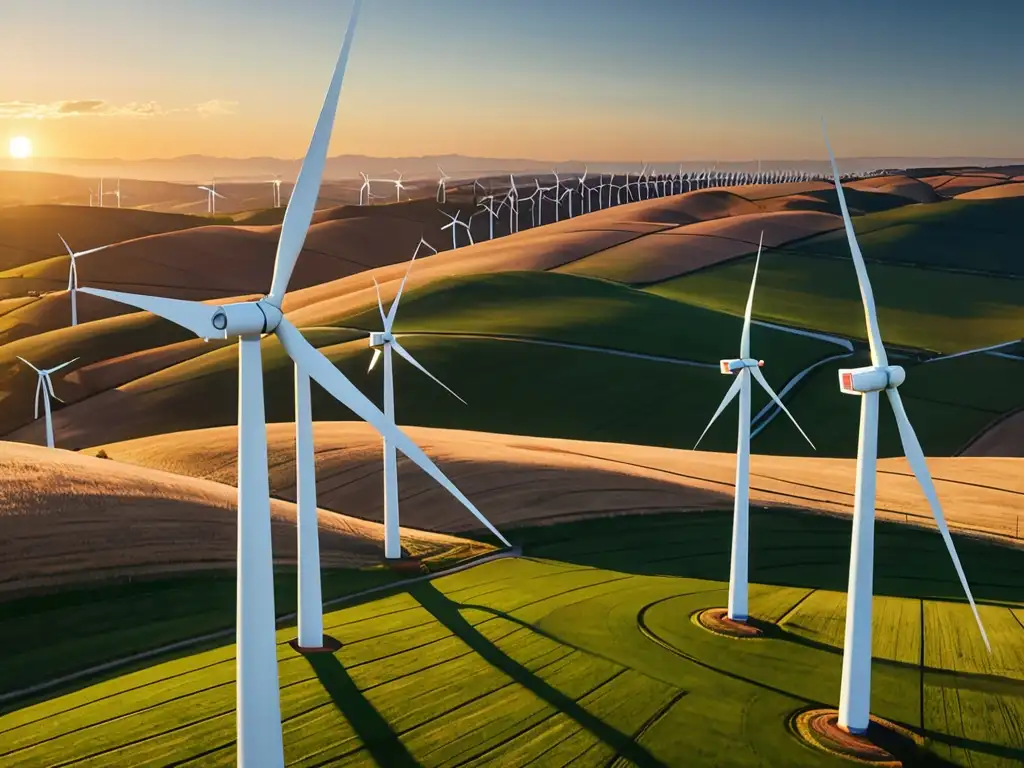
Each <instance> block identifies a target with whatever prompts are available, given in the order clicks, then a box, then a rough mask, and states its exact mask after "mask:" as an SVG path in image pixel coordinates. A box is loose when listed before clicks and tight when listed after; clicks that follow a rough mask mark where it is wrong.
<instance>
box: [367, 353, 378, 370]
mask: <svg viewBox="0 0 1024 768" xmlns="http://www.w3.org/2000/svg"><path fill="white" fill-rule="evenodd" d="M378 360H380V349H375V350H373V359H372V360H370V367H369V368H367V369H366V372H367V373H369V372H370V371H372V370H373V366H375V365H376V364H377V361H378Z"/></svg>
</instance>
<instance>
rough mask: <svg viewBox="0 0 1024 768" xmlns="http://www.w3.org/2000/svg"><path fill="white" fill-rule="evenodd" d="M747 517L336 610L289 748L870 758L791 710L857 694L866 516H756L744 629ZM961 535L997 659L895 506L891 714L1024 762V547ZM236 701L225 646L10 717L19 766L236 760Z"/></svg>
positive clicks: (699, 518)
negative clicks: (856, 534) (846, 690)
mask: <svg viewBox="0 0 1024 768" xmlns="http://www.w3.org/2000/svg"><path fill="white" fill-rule="evenodd" d="M730 517H731V516H730V515H727V514H721V513H714V514H712V513H707V514H701V513H692V514H689V515H662V516H648V517H620V518H611V519H604V520H597V521H589V522H581V523H574V524H568V525H560V526H554V527H549V528H543V529H532V530H520V531H517V532H516V534H515V538H516V539H517V540H519V541H523V542H525V545H526V548H527V554H528V555H529V557H526V558H518V559H510V560H503V561H499V562H495V563H490V564H486V565H482V566H479V567H477V568H475V569H471V570H469V571H466V572H463V573H460V574H455V575H451V576H447V577H442V578H439V579H437V580H434V581H433V582H430V583H429V584H420V585H416V586H413V587H412V588H410V589H409V590H408V591H405V592H402V593H400V594H397V595H394V596H391V597H387V598H382V599H380V600H377V601H374V602H370V603H365V604H362V605H359V606H354V607H351V608H347V609H345V610H341V611H337V612H334V613H331V614H329V615H328V616H327V617H326V620H325V624H326V626H327V627H328V632H329V633H330V634H332V635H334V636H335V637H337V638H338V639H339V640H341V641H342V642H343V647H342V649H341V650H340V651H338V652H337V653H336V654H333V655H325V656H317V657H308V658H307V657H302V656H299V655H298V654H296V653H294V652H293V651H292V650H291V648H290V647H289V646H288V645H286V644H285V643H286V640H287V639H289V638H290V637H291V636H293V633H294V630H282V631H281V632H280V633H279V635H278V641H279V645H278V659H279V675H280V680H281V706H282V718H283V721H284V726H283V727H284V743H285V754H286V759H287V762H288V764H289V765H303V766H315V765H327V764H330V765H367V766H371V765H382V766H442V765H444V766H457V765H470V764H472V765H494V766H520V765H527V764H534V765H545V766H547V765H555V766H559V765H566V764H568V763H570V762H572V764H573V765H579V766H611V765H637V766H655V765H668V766H680V765H686V766H690V765H694V766H703V765H709V766H720V765H735V766H747V765H749V766H754V765H765V764H767V763H770V764H773V765H786V766H808V768H810V767H811V766H837V768H838V767H839V766H844V765H849V763H847V762H845V761H843V760H841V759H839V758H835V757H831V756H829V755H826V754H823V753H820V752H817V751H813V750H811V749H810V748H808V747H806V746H804V745H803V744H801V743H800V742H799V741H798V740H797V739H796V738H795V737H794V736H793V735H792V734H791V733H790V732H789V731H788V729H787V727H786V722H787V718H788V716H789V715H790V714H791V713H793V712H794V711H796V710H798V709H800V708H802V707H804V706H807V705H820V704H823V705H830V706H834V705H835V704H836V701H837V699H838V695H839V673H840V666H841V654H840V651H839V649H838V647H837V643H838V642H839V638H840V637H841V633H842V623H843V610H844V600H843V596H842V595H841V594H838V592H840V591H841V590H842V589H843V587H844V585H845V574H846V567H847V557H848V547H849V529H850V523H849V521H848V520H839V519H835V518H829V517H823V516H810V515H802V514H798V513H782V512H762V511H758V512H755V513H754V515H753V519H752V529H751V544H752V555H751V578H752V580H753V581H754V582H756V583H755V585H754V586H753V587H752V589H751V598H752V599H751V612H752V613H753V614H754V615H755V616H758V617H760V618H762V619H764V620H766V621H772V622H775V623H776V627H777V628H776V629H775V630H773V631H772V632H770V633H769V636H768V637H766V638H764V639H759V640H745V641H740V640H731V639H727V638H721V637H717V636H715V635H711V634H709V633H706V632H705V631H704V630H702V629H700V628H699V627H697V626H696V625H695V624H694V623H693V622H692V621H691V620H690V615H691V614H692V613H693V612H694V611H696V610H698V609H701V608H704V607H710V606H719V605H722V604H723V602H724V600H725V589H724V583H723V579H724V578H725V576H726V574H727V571H728V549H729V522H730ZM959 543H960V551H961V555H962V558H963V562H964V567H965V569H966V571H967V574H968V576H969V577H970V578H971V579H972V583H973V584H974V587H975V595H976V596H977V597H978V598H979V600H980V601H981V602H982V606H981V614H982V617H983V619H984V620H985V622H986V624H987V627H988V630H989V633H990V636H991V639H992V643H993V654H992V655H991V656H988V655H986V654H985V652H984V647H983V645H982V642H981V639H980V636H979V634H978V632H977V629H976V628H975V627H974V626H973V624H972V619H971V616H970V610H969V608H968V607H967V606H966V604H965V603H964V602H963V601H962V599H961V598H960V595H959V587H958V585H957V583H956V577H955V575H954V573H953V569H952V566H951V565H950V564H949V562H948V560H947V558H946V555H945V552H944V549H943V547H942V543H941V539H940V538H939V536H938V535H937V534H936V533H935V532H934V531H925V530H914V529H907V528H904V527H900V526H896V525H893V524H880V525H879V526H878V531H877V559H876V563H877V577H876V595H878V597H876V601H875V606H876V617H877V622H876V631H875V642H874V649H875V656H876V660H875V663H874V669H873V688H872V692H873V697H872V698H873V711H874V713H875V714H878V715H880V716H883V717H886V718H889V719H891V720H895V721H898V722H900V723H902V724H904V725H905V726H907V727H909V728H910V729H912V730H913V731H915V732H916V733H918V734H919V735H920V736H922V737H923V738H924V747H923V748H922V750H923V751H924V753H925V754H923V755H917V756H916V757H918V758H920V757H930V758H931V760H932V764H936V765H963V766H968V765H969V766H1014V765H1019V764H1020V761H1021V760H1022V759H1024V736H1022V733H1021V729H1022V723H1024V695H1022V692H1024V627H1022V625H1021V623H1020V619H1021V618H1024V617H1022V613H1024V610H1022V605H1024V604H1022V603H1021V599H1022V597H1024V596H1022V595H1021V586H1020V585H1021V584H1022V583H1024V553H1022V552H1021V551H1019V550H1011V549H1006V548H1000V547H997V546H995V545H990V544H984V543H981V542H979V541H971V540H965V539H963V538H960V540H959ZM234 704H235V686H234V649H233V648H232V647H231V646H224V647H222V648H218V649H216V650H211V651H206V652H203V653H199V654H196V655H194V656H190V657H183V658H178V659H175V660H172V661H168V662H165V663H162V664H156V665H154V666H151V667H149V668H147V669H143V670H139V671H135V672H132V673H129V674H126V675H124V676H121V677H118V678H114V679H110V680H107V681H105V682H102V683H99V684H97V685H94V686H92V687H89V688H85V689H82V690H79V691H76V692H74V693H71V694H68V695H65V696H61V697H57V698H54V699H51V700H49V701H46V702H44V703H40V704H36V705H33V706H28V707H24V708H21V709H17V710H14V711H9V712H8V713H7V714H6V715H4V716H2V717H0V744H2V747H0V760H2V762H3V764H4V765H5V766H22V765H25V766H28V765H48V766H52V765H62V764H65V761H74V762H75V765H97V766H98V765H103V766H129V765H130V766H142V765H168V764H174V765H180V764H190V765H204V766H205V765H233V764H234V760H235V745H234V736H235V720H234ZM915 749H916V748H915ZM906 764H921V763H917V762H909V761H908V762H907V763H906Z"/></svg>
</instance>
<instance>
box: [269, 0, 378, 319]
mask: <svg viewBox="0 0 1024 768" xmlns="http://www.w3.org/2000/svg"><path fill="white" fill-rule="evenodd" d="M361 6H362V0H355V3H354V4H353V6H352V16H351V17H350V18H349V21H348V29H347V30H346V32H345V41H344V42H343V43H342V45H341V53H339V54H338V62H337V64H335V67H334V75H333V77H332V78H331V83H330V85H329V86H328V87H327V94H326V95H325V96H324V103H323V106H322V107H321V109H320V117H319V118H317V121H316V128H314V129H313V137H312V139H310V142H309V149H308V150H307V151H306V157H305V159H304V160H303V161H302V167H301V168H300V169H299V176H298V178H297V179H296V180H295V186H294V187H292V194H291V196H290V197H289V198H288V207H287V208H285V211H284V221H283V222H282V224H281V238H280V240H278V242H277V255H276V257H275V260H274V277H273V280H272V281H271V284H270V293H269V294H268V296H267V299H268V300H269V301H270V303H271V304H273V305H274V306H276V307H280V306H281V302H282V301H283V300H284V294H285V291H287V290H288V281H289V280H290V279H291V277H292V271H293V270H294V269H295V262H296V261H297V260H298V258H299V252H300V251H301V250H302V244H303V243H304V242H305V241H306V232H307V230H308V229H309V223H310V221H312V220H313V209H314V208H315V207H316V201H317V198H318V197H319V196H320V182H321V180H322V179H323V175H324V165H325V164H326V162H327V145H328V144H329V143H330V141H331V131H332V130H333V128H334V116H335V113H336V112H337V109H338V98H339V96H340V95H341V83H342V80H343V79H344V77H345V68H346V65H347V64H348V56H349V52H350V51H351V50H352V38H353V37H354V35H355V31H356V21H357V20H358V18H359V10H360V7H361Z"/></svg>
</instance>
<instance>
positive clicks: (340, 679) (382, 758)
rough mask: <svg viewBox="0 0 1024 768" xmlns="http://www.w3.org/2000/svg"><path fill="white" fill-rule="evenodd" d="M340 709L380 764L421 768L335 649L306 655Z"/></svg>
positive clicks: (318, 677) (403, 767) (398, 767)
mask: <svg viewBox="0 0 1024 768" xmlns="http://www.w3.org/2000/svg"><path fill="white" fill-rule="evenodd" d="M305 658H306V660H307V661H308V662H309V665H310V666H311V667H312V668H313V671H314V672H315V673H316V676H317V679H319V680H320V683H321V684H322V685H323V687H324V690H326V691H327V693H329V694H330V696H331V699H332V700H333V701H334V705H335V706H336V707H337V708H338V711H339V712H341V714H342V715H344V716H345V719H346V720H348V722H349V724H350V725H351V726H352V729H353V730H354V731H355V732H356V735H357V736H358V737H359V739H360V741H362V742H363V746H365V747H366V749H367V751H369V753H370V755H371V756H372V757H373V759H374V761H375V762H376V763H377V765H380V766H383V768H420V763H419V762H417V760H416V759H415V758H414V757H413V756H412V755H411V754H410V753H409V750H407V749H406V748H405V745H404V744H402V742H401V740H400V739H399V738H398V734H396V733H395V732H394V731H393V730H391V726H390V725H388V722H387V720H385V719H384V718H383V717H382V716H381V714H380V712H378V711H377V710H376V709H374V707H373V705H372V704H371V703H370V702H369V701H367V700H366V697H365V696H363V694H362V692H361V691H360V690H359V689H358V688H357V687H356V684H355V683H354V682H353V681H352V678H351V677H349V674H348V672H347V671H345V667H344V666H343V665H342V663H341V662H340V661H338V659H337V657H336V656H335V655H334V654H333V653H322V654H320V653H318V654H312V655H309V656H306V657H305Z"/></svg>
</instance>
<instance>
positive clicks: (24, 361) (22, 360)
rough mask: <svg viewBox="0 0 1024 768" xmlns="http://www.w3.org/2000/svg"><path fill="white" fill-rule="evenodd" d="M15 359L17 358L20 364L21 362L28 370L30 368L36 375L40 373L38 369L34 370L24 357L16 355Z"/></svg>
mask: <svg viewBox="0 0 1024 768" xmlns="http://www.w3.org/2000/svg"><path fill="white" fill-rule="evenodd" d="M15 357H17V358H18V359H19V360H21V362H23V363H24V364H25V365H27V366H28V367H29V368H31V369H32V370H33V371H35V372H36V373H42V371H40V370H39V369H38V368H36V367H35V366H34V365H32V363H30V362H29V361H28V360H26V359H25V358H24V357H20V356H18V355H15Z"/></svg>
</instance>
